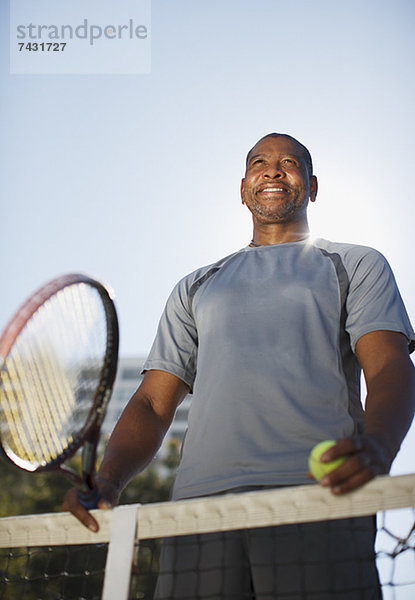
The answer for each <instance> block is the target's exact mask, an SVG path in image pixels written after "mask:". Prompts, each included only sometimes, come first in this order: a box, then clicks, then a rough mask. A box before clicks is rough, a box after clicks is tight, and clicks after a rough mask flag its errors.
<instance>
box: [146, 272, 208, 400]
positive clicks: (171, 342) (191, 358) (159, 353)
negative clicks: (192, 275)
mask: <svg viewBox="0 0 415 600" xmlns="http://www.w3.org/2000/svg"><path fill="white" fill-rule="evenodd" d="M188 288H189V282H188V280H187V278H185V279H183V280H182V281H180V282H179V283H178V284H177V285H176V287H175V288H174V289H173V291H172V293H171V294H170V297H169V299H168V300H167V303H166V306H165V309H164V312H163V314H162V316H161V319H160V322H159V325H158V329H157V334H156V337H155V340H154V342H153V346H152V348H151V350H150V354H149V356H148V358H147V360H146V362H145V363H144V366H143V373H144V372H145V371H149V370H151V369H158V370H160V371H167V372H168V373H172V374H173V375H176V377H179V379H181V380H182V381H184V382H185V383H186V384H187V385H188V386H189V388H190V390H192V389H193V383H194V380H195V377H196V361H197V348H198V338H197V330H196V326H195V322H194V318H193V314H192V311H191V307H190V305H189V297H188Z"/></svg>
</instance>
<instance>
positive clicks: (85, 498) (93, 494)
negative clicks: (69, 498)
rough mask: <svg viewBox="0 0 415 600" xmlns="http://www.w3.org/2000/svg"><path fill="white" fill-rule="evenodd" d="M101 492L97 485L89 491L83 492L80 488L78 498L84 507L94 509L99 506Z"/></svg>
mask: <svg viewBox="0 0 415 600" xmlns="http://www.w3.org/2000/svg"><path fill="white" fill-rule="evenodd" d="M100 497H101V494H100V493H99V490H98V488H97V487H94V488H93V489H92V490H90V491H89V492H82V491H81V490H78V500H79V502H80V503H81V504H82V506H83V507H84V508H86V509H87V510H92V509H93V508H97V504H98V500H99V499H100Z"/></svg>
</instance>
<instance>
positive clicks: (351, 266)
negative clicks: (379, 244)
mask: <svg viewBox="0 0 415 600" xmlns="http://www.w3.org/2000/svg"><path fill="white" fill-rule="evenodd" d="M313 244H314V246H315V247H316V248H319V249H320V250H322V251H323V252H326V253H327V254H329V255H337V256H338V257H339V258H340V260H341V261H342V263H343V265H344V267H345V269H346V271H347V272H348V274H349V276H353V275H355V274H356V272H357V271H361V270H363V271H365V270H367V269H368V270H370V269H373V268H378V269H382V270H383V269H384V268H387V269H389V268H390V267H389V263H388V261H387V260H386V258H385V257H384V256H383V254H382V253H381V252H379V250H376V249H375V248H372V247H370V246H364V245H361V244H348V243H345V242H332V241H329V240H324V239H321V238H317V239H316V240H314V242H313Z"/></svg>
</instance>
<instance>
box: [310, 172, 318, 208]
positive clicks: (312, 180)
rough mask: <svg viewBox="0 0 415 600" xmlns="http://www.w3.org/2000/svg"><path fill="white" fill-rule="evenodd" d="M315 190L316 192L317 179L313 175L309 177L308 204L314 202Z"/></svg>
mask: <svg viewBox="0 0 415 600" xmlns="http://www.w3.org/2000/svg"><path fill="white" fill-rule="evenodd" d="M317 190H318V182H317V177H316V176H315V175H312V176H311V177H310V202H315V201H316V196H317Z"/></svg>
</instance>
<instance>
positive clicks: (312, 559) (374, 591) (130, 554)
mask: <svg viewBox="0 0 415 600" xmlns="http://www.w3.org/2000/svg"><path fill="white" fill-rule="evenodd" d="M95 515H96V517H97V519H98V521H99V523H100V531H99V532H98V533H97V534H93V533H91V532H90V531H89V530H87V529H85V528H84V527H83V526H82V525H80V524H79V523H78V522H77V521H76V520H75V519H74V518H73V517H72V516H71V515H69V514H66V513H60V514H49V515H31V516H24V517H10V518H3V519H0V599H1V600H16V599H19V600H20V599H22V600H40V599H42V600H49V599H51V600H52V599H53V600H58V599H59V600H73V599H78V600H81V599H85V600H87V599H88V600H95V599H99V598H102V599H103V600H115V599H116V600H128V599H130V600H132V599H138V598H141V599H148V600H149V599H152V598H159V599H160V600H161V599H164V600H167V599H172V598H181V599H182V600H184V599H185V598H188V599H189V600H190V599H192V600H196V599H198V598H201V599H202V598H203V599H207V598H211V599H216V600H222V599H223V600H225V599H228V598H229V599H230V598H234V599H235V600H236V599H238V600H242V599H243V598H250V599H252V600H253V599H255V600H269V599H273V598H275V599H277V600H325V599H326V600H329V599H336V600H337V599H338V600H358V599H362V600H363V599H364V600H369V599H372V598H373V599H374V598H381V597H383V598H384V600H410V599H413V598H415V531H414V524H415V475H401V476H396V477H390V476H382V477H378V478H376V479H375V480H374V481H372V482H370V483H368V484H367V485H366V486H364V487H363V488H361V489H359V490H357V491H355V492H353V493H351V494H347V495H344V496H341V497H335V496H333V495H332V494H331V493H330V491H329V490H327V489H323V488H321V487H320V486H318V485H307V486H298V487H292V488H281V489H275V490H262V491H254V492H245V493H234V494H226V495H223V496H211V497H208V498H198V499H193V500H185V501H179V502H168V503H159V504H148V505H125V506H120V507H118V508H116V509H114V510H112V511H96V513H95ZM374 515H376V521H377V538H376V545H375V553H374V552H373V551H372V549H371V541H372V535H373V531H372V529H373V523H374V521H375V517H374ZM162 545H163V550H162V557H161V558H160V548H161V546H162ZM375 563H376V565H377V571H378V573H379V578H380V584H378V575H377V573H376V569H374V567H373V565H374V564H375ZM380 590H381V591H380Z"/></svg>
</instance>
